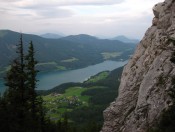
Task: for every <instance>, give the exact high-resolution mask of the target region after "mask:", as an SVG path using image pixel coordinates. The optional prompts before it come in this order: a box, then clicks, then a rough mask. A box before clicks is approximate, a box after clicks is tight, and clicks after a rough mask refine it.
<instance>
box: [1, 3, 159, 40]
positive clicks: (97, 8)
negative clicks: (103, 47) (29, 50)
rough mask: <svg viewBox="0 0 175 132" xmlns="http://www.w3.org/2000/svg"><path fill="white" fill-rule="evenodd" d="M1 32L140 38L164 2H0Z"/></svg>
mask: <svg viewBox="0 0 175 132" xmlns="http://www.w3.org/2000/svg"><path fill="white" fill-rule="evenodd" d="M0 2H1V4H0V7H1V8H0V12H1V13H0V16H1V18H3V19H0V23H1V24H0V29H8V30H13V31H16V32H24V33H29V34H37V35H41V34H44V33H55V34H60V33H61V34H65V35H66V36H67V35H77V34H88V35H92V36H98V37H108V38H109V37H115V36H119V35H124V36H127V37H129V38H136V39H141V38H142V37H143V35H144V33H145V31H146V30H147V28H148V27H150V26H151V24H152V19H153V12H152V7H153V6H154V5H155V4H156V3H158V2H162V0H146V1H144V0H132V1H130V0H108V1H105V0H69V1H65V0H59V1H56V0H50V1H49V0H37V1H34V0H0Z"/></svg>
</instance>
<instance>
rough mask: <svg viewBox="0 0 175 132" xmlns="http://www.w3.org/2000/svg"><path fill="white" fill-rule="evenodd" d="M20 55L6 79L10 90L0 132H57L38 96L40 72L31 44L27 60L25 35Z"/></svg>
mask: <svg viewBox="0 0 175 132" xmlns="http://www.w3.org/2000/svg"><path fill="white" fill-rule="evenodd" d="M17 53H18V57H17V59H15V60H14V61H13V63H12V64H11V68H10V70H9V71H8V72H7V75H6V77H5V81H6V83H5V85H6V86H7V88H8V89H7V90H6V91H5V93H4V95H3V96H2V97H1V98H0V117H1V118H0V131H1V132H49V131H53V132H54V130H55V129H56V126H55V125H53V124H52V123H51V122H50V120H49V119H47V118H46V117H45V110H44V108H43V104H42V103H43V100H42V98H41V97H39V96H37V94H36V92H35V88H36V82H37V80H36V73H37V71H36V70H35V65H36V61H35V58H34V48H33V44H32V42H31V43H30V46H29V51H28V55H27V56H26V59H24V58H25V56H24V53H23V41H22V35H21V37H20V42H19V45H18V48H17Z"/></svg>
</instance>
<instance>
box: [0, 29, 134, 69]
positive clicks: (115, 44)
mask: <svg viewBox="0 0 175 132" xmlns="http://www.w3.org/2000/svg"><path fill="white" fill-rule="evenodd" d="M19 37H20V33H18V32H14V31H10V30H0V56H1V57H0V62H1V63H0V71H4V70H5V67H7V66H8V65H9V64H10V63H11V61H12V60H13V59H14V58H15V56H16V52H15V50H16V44H18V42H19ZM23 40H24V48H25V49H27V48H26V47H28V43H29V42H30V41H31V40H32V41H33V43H34V47H35V49H36V59H37V60H38V61H39V64H38V68H39V69H40V70H54V69H55V70H65V69H77V68H82V67H86V66H89V65H93V64H97V63H100V62H103V61H105V60H106V59H108V60H121V59H123V60H126V59H128V58H129V56H130V55H131V54H132V53H133V51H134V48H135V45H134V44H132V43H123V42H120V41H118V40H107V39H98V38H96V37H93V36H89V35H85V34H80V35H71V36H67V37H63V38H60V39H47V38H42V37H40V36H37V35H32V34H23Z"/></svg>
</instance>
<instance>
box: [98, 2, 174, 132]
mask: <svg viewBox="0 0 175 132" xmlns="http://www.w3.org/2000/svg"><path fill="white" fill-rule="evenodd" d="M153 13H154V15H155V18H154V19H153V25H152V26H151V27H150V28H149V29H148V30H147V32H146V33H145V36H144V38H143V39H142V40H141V42H140V44H139V45H138V47H137V49H136V51H135V53H134V55H133V57H132V58H131V59H130V60H129V62H128V64H127V65H126V66H125V68H124V71H123V74H122V79H121V84H120V87H119V96H118V98H117V99H116V100H115V101H114V102H112V103H111V104H110V106H109V107H108V108H107V109H106V110H105V111H104V120H105V121H104V125H103V128H102V130H101V132H146V131H148V130H149V129H150V128H151V127H152V126H153V125H154V124H155V123H156V122H157V120H159V118H160V115H161V114H162V112H163V111H165V110H167V109H168V108H169V107H170V106H171V105H173V101H172V98H171V97H170V96H169V92H170V89H171V88H172V85H173V84H172V77H173V76H174V75H175V63H174V62H173V61H171V60H172V56H173V54H174V53H175V45H174V43H173V42H172V41H170V40H175V0H165V2H163V3H159V4H157V5H155V6H154V7H153Z"/></svg>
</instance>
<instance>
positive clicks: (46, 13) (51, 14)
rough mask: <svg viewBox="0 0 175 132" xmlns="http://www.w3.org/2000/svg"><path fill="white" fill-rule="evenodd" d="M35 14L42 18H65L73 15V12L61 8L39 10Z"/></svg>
mask: <svg viewBox="0 0 175 132" xmlns="http://www.w3.org/2000/svg"><path fill="white" fill-rule="evenodd" d="M35 12H36V13H37V14H38V15H39V16H41V17H42V18H63V17H71V16H72V15H73V12H72V11H70V10H66V9H60V8H47V9H39V10H35Z"/></svg>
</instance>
